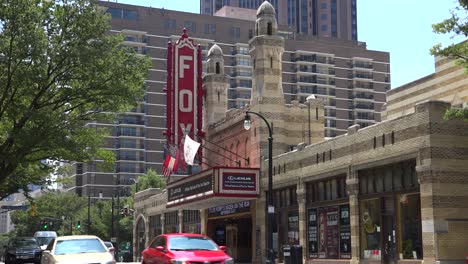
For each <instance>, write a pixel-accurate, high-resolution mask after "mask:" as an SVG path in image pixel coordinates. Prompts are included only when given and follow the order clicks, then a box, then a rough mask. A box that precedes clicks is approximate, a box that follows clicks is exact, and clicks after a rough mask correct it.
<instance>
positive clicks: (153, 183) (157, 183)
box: [138, 169, 166, 191]
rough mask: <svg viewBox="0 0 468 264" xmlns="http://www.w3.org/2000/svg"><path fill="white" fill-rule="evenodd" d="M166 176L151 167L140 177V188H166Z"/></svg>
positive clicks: (141, 189) (140, 189)
mask: <svg viewBox="0 0 468 264" xmlns="http://www.w3.org/2000/svg"><path fill="white" fill-rule="evenodd" d="M165 187H166V180H165V178H163V177H161V176H160V175H158V174H157V173H156V172H155V171H154V170H153V169H149V170H148V172H147V173H146V174H143V175H140V176H139V177H138V190H139V191H143V190H146V189H148V188H165Z"/></svg>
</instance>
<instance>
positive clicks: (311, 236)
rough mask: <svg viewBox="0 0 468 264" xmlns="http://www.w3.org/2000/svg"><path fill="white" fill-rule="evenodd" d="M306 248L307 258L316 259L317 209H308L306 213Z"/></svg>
mask: <svg viewBox="0 0 468 264" xmlns="http://www.w3.org/2000/svg"><path fill="white" fill-rule="evenodd" d="M307 219H308V229H307V230H308V231H309V233H308V240H309V243H308V247H309V258H318V245H317V242H318V234H317V209H315V208H313V209H309V212H308V218H307Z"/></svg>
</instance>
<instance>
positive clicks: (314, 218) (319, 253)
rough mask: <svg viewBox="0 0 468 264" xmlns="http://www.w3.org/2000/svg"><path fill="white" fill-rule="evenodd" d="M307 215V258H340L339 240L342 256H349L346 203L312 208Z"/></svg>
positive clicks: (349, 241) (349, 243) (347, 210)
mask: <svg viewBox="0 0 468 264" xmlns="http://www.w3.org/2000/svg"><path fill="white" fill-rule="evenodd" d="M340 208H341V210H342V214H340ZM308 217H309V219H308V232H309V236H308V238H309V241H308V242H309V245H308V250H309V258H323V259H325V258H327V259H338V258H340V242H341V244H342V247H343V250H342V251H341V253H343V256H342V258H350V257H351V240H350V236H349V235H350V234H349V230H350V229H349V206H348V205H344V206H341V207H340V206H329V207H320V208H312V209H309V211H308ZM340 224H342V225H343V226H342V227H340ZM340 240H341V241H340Z"/></svg>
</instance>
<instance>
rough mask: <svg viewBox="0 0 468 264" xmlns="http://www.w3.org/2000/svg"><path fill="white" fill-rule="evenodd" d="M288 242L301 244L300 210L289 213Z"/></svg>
mask: <svg viewBox="0 0 468 264" xmlns="http://www.w3.org/2000/svg"><path fill="white" fill-rule="evenodd" d="M288 244H289V245H297V244H299V212H297V211H296V212H289V213H288Z"/></svg>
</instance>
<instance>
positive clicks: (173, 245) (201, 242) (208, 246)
mask: <svg viewBox="0 0 468 264" xmlns="http://www.w3.org/2000/svg"><path fill="white" fill-rule="evenodd" d="M169 249H170V250H175V251H179V250H218V246H217V245H216V244H215V243H214V242H213V241H212V240H211V239H209V238H206V237H197V236H176V237H169Z"/></svg>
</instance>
